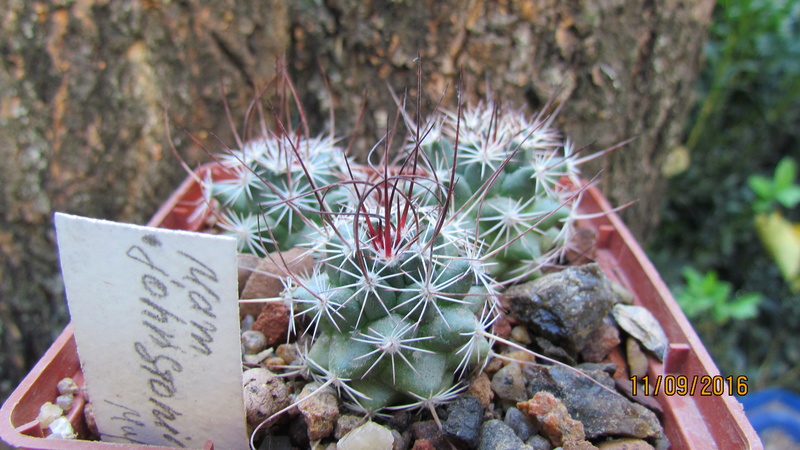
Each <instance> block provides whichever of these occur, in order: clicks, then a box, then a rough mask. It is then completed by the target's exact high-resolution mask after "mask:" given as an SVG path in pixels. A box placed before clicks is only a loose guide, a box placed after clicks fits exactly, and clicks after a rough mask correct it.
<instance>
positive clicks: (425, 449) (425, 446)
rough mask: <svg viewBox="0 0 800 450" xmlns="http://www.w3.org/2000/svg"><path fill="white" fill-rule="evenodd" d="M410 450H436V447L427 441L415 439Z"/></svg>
mask: <svg viewBox="0 0 800 450" xmlns="http://www.w3.org/2000/svg"><path fill="white" fill-rule="evenodd" d="M411 450H436V447H434V446H433V444H431V441H429V440H427V439H417V440H416V441H414V446H413V447H411Z"/></svg>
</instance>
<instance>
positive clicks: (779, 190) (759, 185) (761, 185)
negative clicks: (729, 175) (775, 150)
mask: <svg viewBox="0 0 800 450" xmlns="http://www.w3.org/2000/svg"><path fill="white" fill-rule="evenodd" d="M796 174H797V163H796V162H795V160H794V159H792V158H790V157H788V156H787V157H785V158H783V159H782V160H781V161H780V162H779V163H778V166H777V167H775V175H774V176H773V177H772V179H769V178H767V177H765V176H762V175H751V176H750V177H749V178H748V179H747V184H748V185H749V186H750V189H752V190H753V192H755V194H756V196H757V198H756V199H755V200H754V201H753V209H754V210H755V211H756V212H759V213H767V212H770V211H772V210H773V209H774V208H775V207H776V203H777V204H780V205H783V207H784V208H788V209H791V208H794V207H795V205H797V204H798V203H800V186H798V185H797V184H795V182H794V180H795V177H796Z"/></svg>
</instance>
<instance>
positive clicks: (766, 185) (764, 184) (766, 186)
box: [747, 175, 774, 200]
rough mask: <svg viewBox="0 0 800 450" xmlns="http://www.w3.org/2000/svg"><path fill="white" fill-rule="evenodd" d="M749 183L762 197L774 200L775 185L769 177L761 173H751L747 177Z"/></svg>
mask: <svg viewBox="0 0 800 450" xmlns="http://www.w3.org/2000/svg"><path fill="white" fill-rule="evenodd" d="M747 184H748V185H749V186H750V189H752V190H753V192H755V193H756V195H757V196H759V197H760V198H762V199H765V200H772V197H773V191H774V186H773V184H772V180H770V179H769V178H767V177H763V176H761V175H751V176H750V177H748V178H747Z"/></svg>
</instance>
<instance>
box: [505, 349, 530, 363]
mask: <svg viewBox="0 0 800 450" xmlns="http://www.w3.org/2000/svg"><path fill="white" fill-rule="evenodd" d="M505 356H506V357H508V358H511V359H514V360H517V361H522V362H535V361H536V355H534V354H533V353H531V352H526V351H524V350H514V351H511V352H508V353H506V355H505ZM506 364H508V361H506Z"/></svg>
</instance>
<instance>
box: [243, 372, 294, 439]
mask: <svg viewBox="0 0 800 450" xmlns="http://www.w3.org/2000/svg"><path fill="white" fill-rule="evenodd" d="M242 378H243V382H244V406H245V410H246V412H247V423H248V425H250V426H253V427H255V426H258V425H259V424H260V423H261V422H263V421H264V420H266V419H267V418H269V417H270V416H272V415H273V414H275V413H277V412H278V411H280V410H281V409H283V408H285V407H287V406H289V403H290V392H289V388H288V387H287V386H286V384H285V383H284V382H283V380H281V379H280V378H278V377H277V376H276V375H275V374H274V373H272V372H270V371H269V370H267V369H264V368H262V367H258V368H255V369H248V370H246V371H245V372H244V373H243V374H242Z"/></svg>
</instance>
